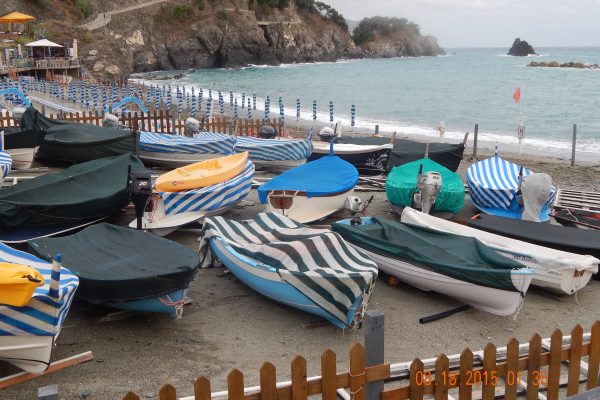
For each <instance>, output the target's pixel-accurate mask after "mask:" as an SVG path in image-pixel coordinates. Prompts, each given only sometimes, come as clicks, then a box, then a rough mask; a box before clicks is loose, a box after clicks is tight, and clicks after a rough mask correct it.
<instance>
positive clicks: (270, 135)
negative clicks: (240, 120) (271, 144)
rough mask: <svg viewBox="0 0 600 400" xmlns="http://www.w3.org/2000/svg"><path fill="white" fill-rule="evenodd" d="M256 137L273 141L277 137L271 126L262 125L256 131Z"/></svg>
mask: <svg viewBox="0 0 600 400" xmlns="http://www.w3.org/2000/svg"><path fill="white" fill-rule="evenodd" d="M258 137H260V138H263V139H275V138H276V137H277V130H276V129H275V128H274V127H272V126H271V125H263V126H261V127H260V129H259V130H258Z"/></svg>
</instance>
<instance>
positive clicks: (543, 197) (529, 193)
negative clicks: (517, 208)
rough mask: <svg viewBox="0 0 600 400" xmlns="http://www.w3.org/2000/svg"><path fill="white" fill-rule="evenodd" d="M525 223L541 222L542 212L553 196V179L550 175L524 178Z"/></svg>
mask: <svg viewBox="0 0 600 400" xmlns="http://www.w3.org/2000/svg"><path fill="white" fill-rule="evenodd" d="M521 193H522V194H523V216H522V217H521V219H522V220H524V221H533V222H540V221H541V219H540V212H541V211H542V208H544V204H546V202H547V201H548V198H549V197H550V194H552V178H551V177H550V175H548V174H539V173H538V174H531V175H527V176H524V177H523V179H522V182H521Z"/></svg>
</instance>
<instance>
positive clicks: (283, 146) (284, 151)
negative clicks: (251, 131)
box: [235, 131, 313, 169]
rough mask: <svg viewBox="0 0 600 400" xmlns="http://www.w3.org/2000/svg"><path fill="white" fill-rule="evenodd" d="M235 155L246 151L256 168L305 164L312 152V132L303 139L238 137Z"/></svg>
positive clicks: (289, 166)
mask: <svg viewBox="0 0 600 400" xmlns="http://www.w3.org/2000/svg"><path fill="white" fill-rule="evenodd" d="M235 151H236V153H241V152H244V151H247V152H248V154H249V158H250V160H251V161H252V162H253V163H254V164H256V166H257V167H264V168H279V169H287V168H293V167H297V166H299V165H302V164H304V163H305V162H306V159H307V158H308V157H310V155H311V154H312V152H313V144H312V131H311V132H309V134H308V136H307V137H306V138H305V139H263V138H256V137H250V136H238V137H237V141H236V145H235Z"/></svg>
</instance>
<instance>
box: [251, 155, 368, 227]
mask: <svg viewBox="0 0 600 400" xmlns="http://www.w3.org/2000/svg"><path fill="white" fill-rule="evenodd" d="M357 183H358V171H357V170H356V168H355V167H354V166H353V165H352V164H350V163H349V162H347V161H344V160H342V159H341V158H339V157H337V156H327V157H322V158H320V159H318V160H316V161H311V162H309V163H306V164H304V165H301V166H299V167H296V168H293V169H290V170H288V171H285V172H284V173H282V174H281V175H279V176H276V177H274V178H273V179H271V180H270V181H268V182H267V183H265V184H264V185H262V186H259V188H258V198H259V200H260V202H261V203H262V204H265V207H266V210H267V211H270V212H280V213H282V214H284V215H286V216H287V217H288V218H291V219H293V220H295V221H298V222H301V223H307V222H312V221H317V220H319V219H322V218H325V217H327V216H328V215H330V214H333V213H334V212H336V211H337V210H339V209H340V208H342V207H343V206H344V201H345V200H346V197H348V196H349V195H350V194H352V193H353V192H354V187H355V186H356V184H357Z"/></svg>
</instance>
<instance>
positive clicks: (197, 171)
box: [154, 151, 248, 192]
mask: <svg viewBox="0 0 600 400" xmlns="http://www.w3.org/2000/svg"><path fill="white" fill-rule="evenodd" d="M247 161H248V152H247V151H245V152H243V153H238V154H233V155H230V156H225V157H219V158H213V159H210V160H205V161H200V162H198V163H195V164H191V165H188V166H185V167H180V168H177V169H174V170H172V171H169V172H167V173H165V174H162V175H161V176H159V177H158V179H157V180H156V182H155V184H154V187H155V188H156V190H157V191H159V192H180V191H182V190H190V189H197V188H201V187H205V186H210V185H215V184H217V183H221V182H224V181H226V180H229V179H231V178H233V177H235V176H237V175H239V174H240V173H241V172H242V170H243V169H244V166H245V165H246V163H247Z"/></svg>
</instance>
